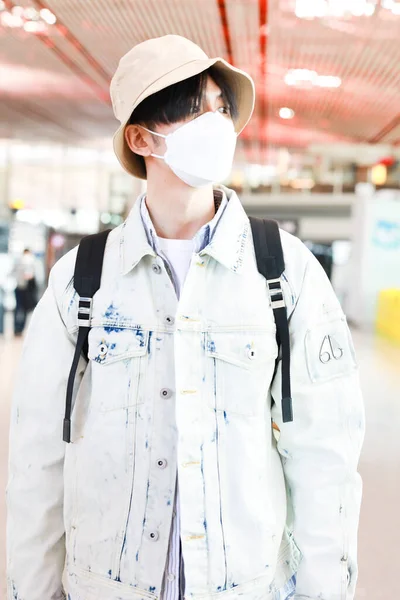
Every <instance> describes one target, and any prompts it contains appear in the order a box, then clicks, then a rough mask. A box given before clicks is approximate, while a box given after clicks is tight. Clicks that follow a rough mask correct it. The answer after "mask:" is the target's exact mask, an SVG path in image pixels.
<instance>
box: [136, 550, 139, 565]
mask: <svg viewBox="0 0 400 600" xmlns="http://www.w3.org/2000/svg"><path fill="white" fill-rule="evenodd" d="M136 562H139V550H138V551H137V552H136Z"/></svg>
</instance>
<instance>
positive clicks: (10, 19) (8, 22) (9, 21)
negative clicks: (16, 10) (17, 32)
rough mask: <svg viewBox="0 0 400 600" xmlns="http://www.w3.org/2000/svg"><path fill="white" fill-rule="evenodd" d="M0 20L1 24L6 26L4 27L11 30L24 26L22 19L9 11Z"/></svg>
mask: <svg viewBox="0 0 400 600" xmlns="http://www.w3.org/2000/svg"><path fill="white" fill-rule="evenodd" d="M0 19H1V24H2V25H4V27H10V29H14V28H18V27H23V25H24V21H23V19H22V18H21V17H18V16H17V15H13V14H11V13H10V12H7V11H5V12H2V13H1V15H0Z"/></svg>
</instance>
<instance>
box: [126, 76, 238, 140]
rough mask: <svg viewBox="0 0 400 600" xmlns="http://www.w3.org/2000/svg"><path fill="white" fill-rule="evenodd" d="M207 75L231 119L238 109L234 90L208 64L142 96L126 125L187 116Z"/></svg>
mask: <svg viewBox="0 0 400 600" xmlns="http://www.w3.org/2000/svg"><path fill="white" fill-rule="evenodd" d="M208 77H211V79H212V80H213V81H214V82H215V83H216V84H217V86H218V87H219V88H220V89H221V92H222V98H223V101H224V102H225V103H226V105H227V108H228V109H229V114H230V116H231V118H232V119H233V121H235V120H236V119H237V117H238V112H239V111H238V102H237V98H236V95H235V92H234V90H233V89H232V86H231V85H230V83H229V82H228V80H227V78H226V76H225V75H224V74H223V73H222V72H221V71H220V70H219V69H217V68H215V67H211V68H210V69H208V70H207V71H203V73H200V74H199V75H195V76H194V77H190V78H189V79H185V80H183V81H180V82H178V83H175V84H174V85H171V86H169V87H167V88H165V89H163V90H161V91H160V92H157V93H155V94H153V95H151V96H149V97H148V98H145V100H143V102H141V103H140V104H139V106H137V108H136V109H135V110H134V111H133V113H132V115H131V117H130V119H129V121H128V125H145V126H146V127H148V128H149V129H153V128H154V126H155V125H157V124H163V125H171V124H172V123H178V122H179V121H183V120H185V119H187V118H188V117H190V116H191V115H193V114H194V111H195V110H196V109H197V108H200V107H201V105H202V102H203V98H204V93H205V90H206V86H207V79H208Z"/></svg>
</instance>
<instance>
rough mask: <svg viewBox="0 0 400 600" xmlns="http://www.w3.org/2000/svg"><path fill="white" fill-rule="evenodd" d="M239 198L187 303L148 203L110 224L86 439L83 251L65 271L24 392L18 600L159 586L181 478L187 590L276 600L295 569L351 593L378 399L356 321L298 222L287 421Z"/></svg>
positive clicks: (25, 368) (12, 560)
mask: <svg viewBox="0 0 400 600" xmlns="http://www.w3.org/2000/svg"><path fill="white" fill-rule="evenodd" d="M225 191H226V193H227V196H228V198H229V204H228V206H227V208H226V209H225V211H224V214H223V216H222V218H221V221H220V223H219V225H218V228H217V230H216V232H215V235H214V236H213V238H212V240H211V242H210V244H209V245H208V246H207V247H206V248H205V249H204V250H203V251H201V252H200V253H199V254H195V255H194V256H193V260H192V264H191V267H190V271H189V274H188V276H187V279H186V282H185V286H184V289H183V291H182V295H181V298H180V300H179V301H178V300H177V297H176V294H175V291H174V288H173V285H172V282H171V279H170V277H169V276H168V274H167V271H166V269H165V265H164V262H163V261H162V259H161V258H159V257H157V256H156V254H155V252H154V251H153V249H152V248H151V246H150V245H149V243H148V240H147V237H146V233H145V230H144V227H143V223H142V220H141V217H140V205H139V203H136V205H135V207H134V208H133V210H132V213H131V215H130V217H129V218H128V220H127V221H126V223H125V224H124V225H123V226H121V227H119V228H118V229H116V230H114V231H113V232H112V233H111V234H110V236H109V240H108V243H107V248H106V253H105V260H104V267H103V277H102V285H101V288H100V290H99V292H98V293H97V294H96V296H95V301H94V310H93V316H92V322H91V325H92V330H91V332H90V337H89V364H88V366H87V367H86V362H85V360H84V359H82V361H81V363H80V367H79V377H78V382H79V385H78V383H77V385H76V390H75V398H74V410H73V415H72V421H73V423H72V443H71V444H69V445H67V444H65V443H64V442H63V441H62V424H63V416H64V405H65V393H66V382H67V377H68V373H69V370H70V366H71V362H72V357H73V353H74V347H75V340H76V336H77V303H78V298H77V295H76V294H75V292H74V289H73V270H74V263H75V258H76V250H74V251H72V252H70V253H69V254H67V255H66V256H65V257H63V258H62V259H61V260H60V261H59V262H58V263H57V265H56V266H55V267H54V269H53V271H52V273H51V276H50V283H49V288H48V290H47V291H46V293H45V295H44V297H43V299H42V301H41V302H40V304H39V306H38V308H37V309H36V311H35V314H34V316H33V319H32V323H31V326H30V328H29V332H28V335H27V339H26V342H25V346H24V351H23V358H22V365H21V370H20V374H19V377H18V384H17V388H16V392H15V398H14V403H13V411H12V423H11V443H10V445H11V448H10V478H9V485H8V511H9V512H8V600H61V599H62V598H64V597H65V596H67V598H69V599H70V600H156V599H157V598H159V595H160V591H161V585H162V580H163V574H164V568H165V561H166V557H167V551H168V542H169V534H170V529H171V519H172V511H173V501H174V492H175V483H176V473H177V471H178V476H179V489H180V498H181V535H182V552H183V557H184V564H185V578H186V592H185V597H186V598H187V599H189V598H193V599H194V600H212V599H215V598H220V599H221V600H222V599H224V598H229V599H236V598H241V599H242V600H272V598H274V597H275V596H276V591H277V590H279V589H281V588H282V587H283V586H285V584H286V583H287V582H288V581H289V580H290V579H291V577H292V576H293V575H294V574H295V573H297V586H296V595H295V598H296V600H306V599H307V600H353V598H354V593H355V584H356V579H357V557H356V555H357V528H358V518H359V509H360V500H361V481H360V477H359V475H358V474H357V463H358V459H359V454H360V449H361V445H362V440H363V435H364V412H363V403H362V399H361V394H360V388H359V382H358V375H357V366H356V361H355V357H354V350H353V346H352V342H351V338H350V334H349V330H348V327H347V324H346V319H345V317H344V316H343V312H342V310H341V308H340V306H339V303H338V301H337V299H336V297H335V295H334V293H333V291H332V288H331V286H330V284H329V281H328V279H327V277H326V276H325V273H324V272H323V270H322V268H321V267H320V265H319V263H318V262H317V261H316V260H315V259H314V257H313V256H312V255H311V254H310V253H309V251H308V250H307V249H306V248H305V247H304V246H303V244H302V243H301V242H300V241H299V240H297V239H296V238H294V237H292V236H290V235H289V234H286V233H284V232H282V241H283V247H284V254H285V262H286V272H285V275H284V292H285V297H286V301H287V304H288V314H289V318H290V332H291V352H292V369H291V379H292V395H293V406H294V421H293V423H286V424H283V423H282V418H281V409H280V406H281V403H280V400H281V396H280V394H281V384H280V369H279V368H278V372H277V374H276V375H275V377H274V370H275V362H276V359H277V355H278V349H277V344H276V339H275V332H276V330H275V323H274V317H273V312H272V309H271V306H270V301H269V296H268V293H267V288H266V284H265V280H264V279H263V277H262V276H261V275H260V274H259V273H258V271H257V266H256V261H255V254H254V248H253V244H252V237H251V230H250V227H249V221H248V218H247V216H246V214H245V211H244V209H243V207H242V206H241V204H240V202H239V200H238V198H237V196H236V194H235V193H234V192H231V191H229V190H225ZM271 394H272V397H273V398H274V400H275V402H274V403H272V402H271ZM271 406H272V408H271ZM271 419H272V420H273V421H272V420H271ZM272 423H273V426H272Z"/></svg>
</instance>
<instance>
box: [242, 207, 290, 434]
mask: <svg viewBox="0 0 400 600" xmlns="http://www.w3.org/2000/svg"><path fill="white" fill-rule="evenodd" d="M250 224H251V229H252V233H253V241H254V249H255V253H256V260H257V268H258V270H259V272H260V273H261V275H263V276H264V277H265V279H266V280H267V286H268V291H269V294H270V297H271V304H272V310H273V313H274V318H275V323H276V340H277V343H278V347H279V348H281V352H282V420H283V422H284V423H288V422H290V421H293V405H292V394H291V385H290V336H289V324H288V319H287V312H286V306H285V303H284V297H283V292H282V288H281V283H280V278H281V276H282V273H283V272H284V270H285V259H284V256H283V249H282V242H281V236H280V233H279V226H278V224H277V223H276V221H268V220H263V219H256V218H254V217H250Z"/></svg>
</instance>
